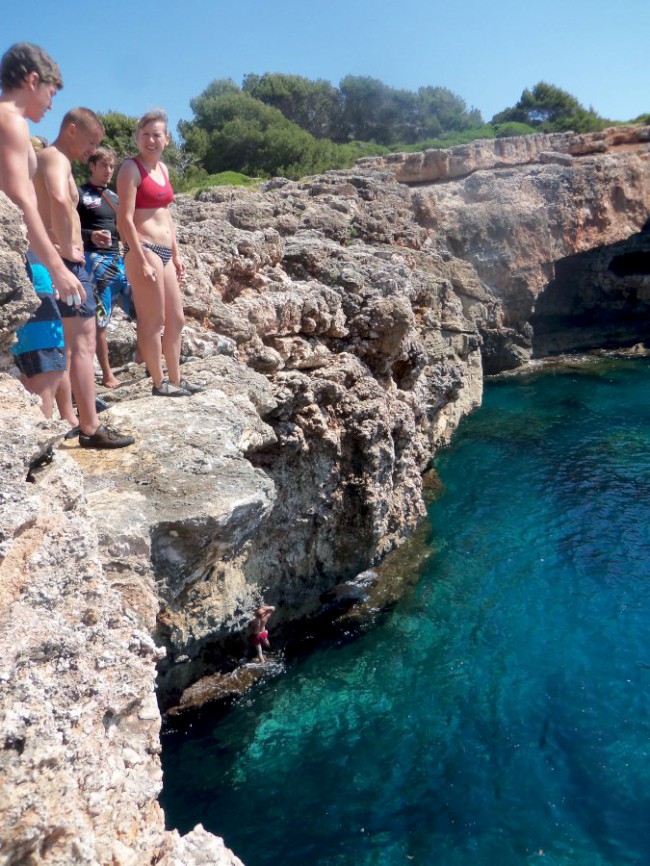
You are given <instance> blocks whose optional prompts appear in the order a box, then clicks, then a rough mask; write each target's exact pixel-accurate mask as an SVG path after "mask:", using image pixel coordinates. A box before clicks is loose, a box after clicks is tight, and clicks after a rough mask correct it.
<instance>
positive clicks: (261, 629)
mask: <svg viewBox="0 0 650 866" xmlns="http://www.w3.org/2000/svg"><path fill="white" fill-rule="evenodd" d="M274 610H275V607H273V605H271V604H261V605H260V606H259V607H258V608H257V610H256V611H255V617H254V618H253V619H252V620H251V621H250V623H249V624H248V633H249V636H250V639H251V642H252V644H253V646H254V647H255V650H256V652H257V658H258V661H260V662H261V663H262V664H264V662H265V661H266V659H265V658H264V653H263V652H262V646H264V647H265V648H266V649H271V644H270V643H269V633H268V631H267V630H266V624H267V622H268V621H269V619H270V618H271V614H272V613H273V612H274Z"/></svg>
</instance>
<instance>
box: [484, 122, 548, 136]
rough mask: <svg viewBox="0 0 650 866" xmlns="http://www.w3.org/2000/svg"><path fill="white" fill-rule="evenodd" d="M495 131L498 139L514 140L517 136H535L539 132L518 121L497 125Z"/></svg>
mask: <svg viewBox="0 0 650 866" xmlns="http://www.w3.org/2000/svg"><path fill="white" fill-rule="evenodd" d="M494 131H495V134H496V137H497V138H513V137H514V136H516V135H534V134H535V133H537V132H539V130H538V129H535V127H534V126H529V125H528V124H527V123H518V122H517V121H516V120H512V121H510V122H509V123H495V125H494Z"/></svg>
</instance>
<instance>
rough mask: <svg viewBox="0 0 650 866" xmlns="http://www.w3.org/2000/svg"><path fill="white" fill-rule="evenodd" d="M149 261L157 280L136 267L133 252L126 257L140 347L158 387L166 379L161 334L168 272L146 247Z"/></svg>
mask: <svg viewBox="0 0 650 866" xmlns="http://www.w3.org/2000/svg"><path fill="white" fill-rule="evenodd" d="M144 254H145V256H146V257H147V262H148V263H149V264H150V265H151V266H152V267H153V268H155V271H156V280H155V282H154V281H153V280H148V279H146V278H145V277H143V275H142V272H141V271H140V268H137V267H134V266H133V254H132V253H131V252H128V253H127V254H126V256H125V258H124V265H125V267H126V275H127V277H128V279H129V282H130V283H131V288H132V290H133V299H134V301H135V309H136V312H137V328H138V349H139V350H140V353H141V355H142V359H143V361H144V362H145V364H146V365H147V369H148V370H149V373H150V375H151V378H152V380H153V384H154V387H156V388H159V387H160V385H161V384H162V381H163V378H164V376H163V369H162V359H161V335H162V330H163V326H164V324H165V275H164V269H163V264H162V262H161V261H160V258H159V257H158V256H157V255H156V254H155V253H154V252H152V251H151V250H147V249H145V251H144Z"/></svg>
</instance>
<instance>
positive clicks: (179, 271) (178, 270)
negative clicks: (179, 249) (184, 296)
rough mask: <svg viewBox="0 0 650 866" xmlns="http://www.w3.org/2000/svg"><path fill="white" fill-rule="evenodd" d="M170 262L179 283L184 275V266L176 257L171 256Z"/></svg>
mask: <svg viewBox="0 0 650 866" xmlns="http://www.w3.org/2000/svg"><path fill="white" fill-rule="evenodd" d="M172 262H173V263H174V269H175V271H176V279H177V280H178V282H179V283H180V281H181V280H182V279H183V276H184V274H185V265H184V264H183V262H182V261H181V260H180V259H179V258H177V257H176V256H172Z"/></svg>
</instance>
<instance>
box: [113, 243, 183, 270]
mask: <svg viewBox="0 0 650 866" xmlns="http://www.w3.org/2000/svg"><path fill="white" fill-rule="evenodd" d="M140 245H141V246H143V247H144V248H145V249H146V250H151V252H152V253H155V254H156V255H157V256H158V258H159V259H160V261H161V262H162V263H163V267H164V266H165V265H166V264H167V262H169V261H171V257H172V251H171V249H170V248H169V247H161V246H160V244H150V243H149V241H140ZM128 251H129V245H128V244H124V255H126V254H127V253H128Z"/></svg>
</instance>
